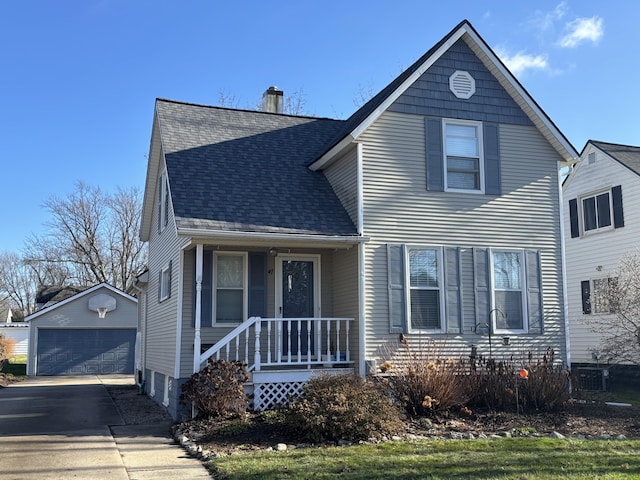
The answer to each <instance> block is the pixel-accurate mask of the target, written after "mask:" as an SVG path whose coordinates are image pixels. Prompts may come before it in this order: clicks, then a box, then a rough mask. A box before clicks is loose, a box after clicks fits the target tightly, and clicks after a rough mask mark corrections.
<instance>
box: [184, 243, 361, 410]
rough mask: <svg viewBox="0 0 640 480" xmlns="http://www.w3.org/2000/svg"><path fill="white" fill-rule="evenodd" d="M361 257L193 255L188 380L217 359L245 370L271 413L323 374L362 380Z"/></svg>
mask: <svg viewBox="0 0 640 480" xmlns="http://www.w3.org/2000/svg"><path fill="white" fill-rule="evenodd" d="M358 255H359V248H358V246H353V245H351V246H343V247H342V248H330V249H329V248H318V247H316V248H304V247H297V248H293V247H292V248H283V247H278V248H276V247H255V246H247V247H245V248H243V247H242V246H237V245H234V246H231V245H225V246H220V245H215V246H213V245H206V244H201V243H198V244H195V245H194V246H193V248H190V249H185V251H184V262H183V264H184V273H183V279H184V281H183V285H184V287H183V332H182V333H183V335H182V338H183V342H182V344H183V355H182V357H183V362H182V365H183V367H182V368H181V370H182V371H183V372H184V370H185V367H187V368H189V372H184V376H188V375H190V374H191V373H193V372H197V371H199V370H200V369H201V368H202V367H203V366H205V365H206V363H207V361H208V360H209V359H214V360H227V361H241V362H243V363H245V364H246V365H247V370H248V372H249V377H250V381H249V382H248V384H247V385H246V387H245V390H246V391H247V393H248V395H249V396H250V398H251V399H252V407H253V408H254V409H256V410H265V409H268V408H271V407H273V406H275V405H277V404H280V403H282V402H283V401H284V400H285V399H286V398H287V397H288V396H289V395H292V394H295V393H297V392H298V391H299V390H300V388H301V387H302V385H303V384H304V383H305V382H306V381H307V380H308V379H309V378H310V376H311V375H313V374H315V373H319V372H322V371H327V372H333V373H336V372H338V371H351V372H359V371H360V370H361V368H360V360H361V358H362V353H361V341H360V330H361V327H360V325H359V319H360V317H361V312H360V308H361V303H360V301H359V297H360V293H359V291H360V289H359V274H358V266H359V261H358ZM190 266H192V267H191V268H189V267H190ZM188 300H191V301H188ZM189 319H192V321H191V322H189ZM241 319H244V320H241ZM184 347H187V348H184ZM189 347H191V348H189ZM188 351H191V352H192V354H191V359H190V360H187V358H185V354H187V352H188ZM189 365H190V367H189Z"/></svg>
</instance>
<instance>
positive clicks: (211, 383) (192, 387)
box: [180, 359, 249, 417]
mask: <svg viewBox="0 0 640 480" xmlns="http://www.w3.org/2000/svg"><path fill="white" fill-rule="evenodd" d="M248 379H249V377H248V375H247V368H246V366H245V364H244V363H242V362H227V361H225V360H212V359H209V362H208V365H207V366H206V367H205V368H203V369H202V370H200V371H199V372H197V373H194V374H193V375H191V377H190V378H189V379H188V380H187V381H186V382H185V383H184V384H183V385H182V393H181V394H180V402H181V403H182V404H183V405H185V404H188V403H189V402H193V404H194V406H195V407H196V409H197V410H198V415H199V416H209V417H223V416H230V415H233V416H240V415H242V414H243V413H244V412H245V411H246V409H247V405H248V400H247V396H246V395H245V393H244V388H243V383H244V382H246V381H247V380H248Z"/></svg>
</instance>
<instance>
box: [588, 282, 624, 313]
mask: <svg viewBox="0 0 640 480" xmlns="http://www.w3.org/2000/svg"><path fill="white" fill-rule="evenodd" d="M617 282H618V279H617V278H616V277H613V278H611V277H609V278H596V279H594V280H585V281H583V282H581V289H582V313H584V314H589V313H592V312H593V313H600V314H607V313H615V311H616V308H615V306H616V286H617Z"/></svg>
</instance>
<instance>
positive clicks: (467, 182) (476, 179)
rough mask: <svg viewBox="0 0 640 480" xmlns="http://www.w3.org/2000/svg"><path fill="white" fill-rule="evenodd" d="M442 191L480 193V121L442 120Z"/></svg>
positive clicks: (481, 165)
mask: <svg viewBox="0 0 640 480" xmlns="http://www.w3.org/2000/svg"><path fill="white" fill-rule="evenodd" d="M443 131H444V140H445V141H444V157H445V190H459V191H465V192H478V193H482V192H483V175H484V172H483V170H484V167H483V158H482V153H483V152H482V124H481V123H480V122H470V121H462V120H455V121H454V120H443Z"/></svg>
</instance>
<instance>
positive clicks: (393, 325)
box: [387, 244, 407, 333]
mask: <svg viewBox="0 0 640 480" xmlns="http://www.w3.org/2000/svg"><path fill="white" fill-rule="evenodd" d="M387 278H388V288H389V331H390V332H391V333H406V331H407V309H406V307H405V285H404V278H405V274H404V245H391V244H388V245H387Z"/></svg>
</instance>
